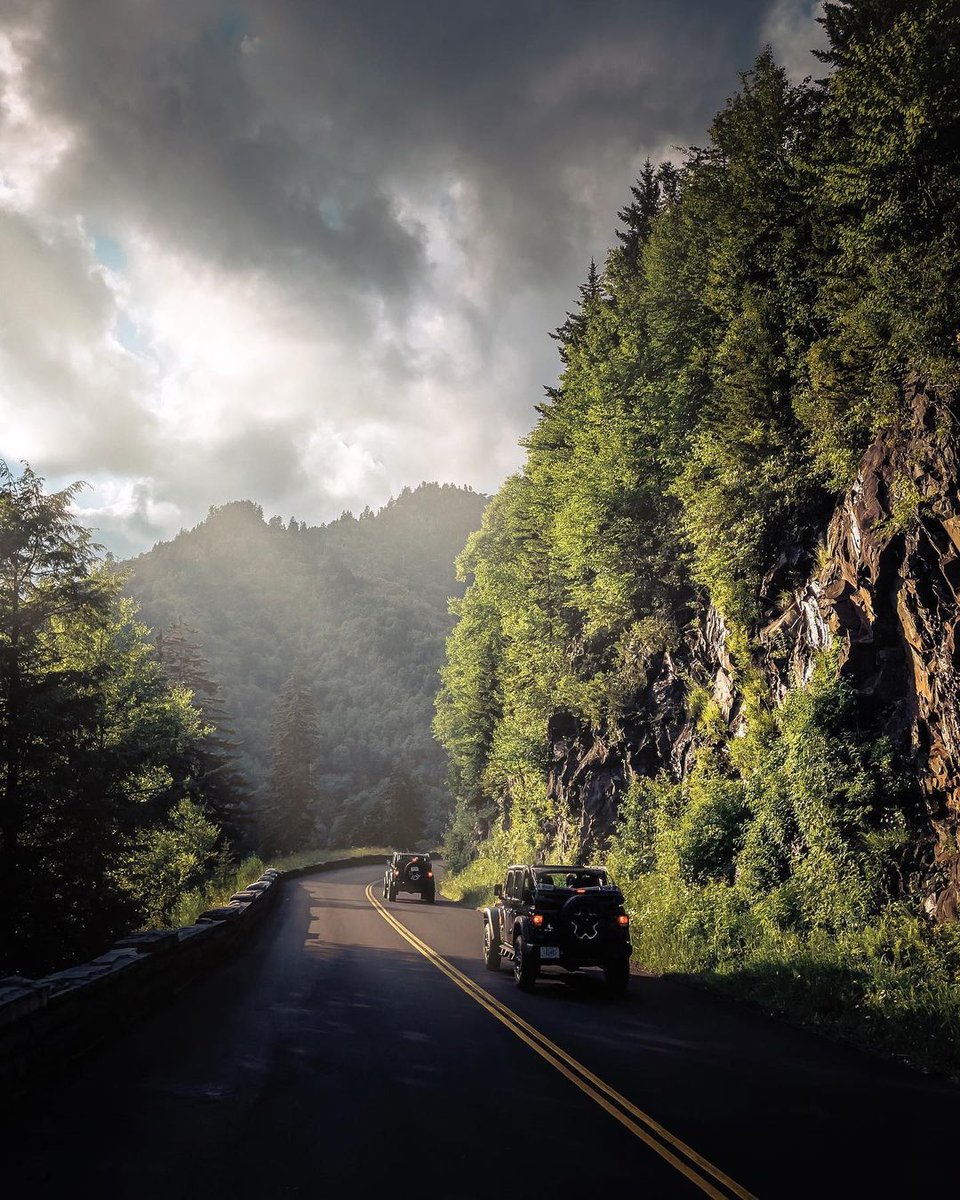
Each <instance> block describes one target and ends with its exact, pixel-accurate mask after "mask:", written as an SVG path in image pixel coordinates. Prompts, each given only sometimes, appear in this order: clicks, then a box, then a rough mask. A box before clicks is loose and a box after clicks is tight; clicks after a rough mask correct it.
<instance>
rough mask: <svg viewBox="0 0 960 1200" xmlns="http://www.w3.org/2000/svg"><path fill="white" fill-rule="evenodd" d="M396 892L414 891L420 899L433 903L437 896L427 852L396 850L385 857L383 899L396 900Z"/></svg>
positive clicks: (431, 864)
mask: <svg viewBox="0 0 960 1200" xmlns="http://www.w3.org/2000/svg"><path fill="white" fill-rule="evenodd" d="M397 892H416V893H417V894H418V895H419V897H420V899H421V900H426V902H427V903H428V904H433V902H434V901H435V900H436V898H437V881H436V879H435V878H434V875H433V863H432V862H431V861H430V855H429V854H412V853H409V852H405V851H400V850H397V851H395V852H394V853H393V854H392V855H391V856H390V857H389V858H388V859H387V869H386V872H385V873H384V876H383V898H384V900H396V898H397Z"/></svg>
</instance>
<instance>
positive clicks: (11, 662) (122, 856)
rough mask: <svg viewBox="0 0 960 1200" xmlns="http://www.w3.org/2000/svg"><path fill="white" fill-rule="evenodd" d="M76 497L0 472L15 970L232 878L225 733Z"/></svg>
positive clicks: (4, 934)
mask: <svg viewBox="0 0 960 1200" xmlns="http://www.w3.org/2000/svg"><path fill="white" fill-rule="evenodd" d="M76 490H77V489H76V487H72V488H67V489H66V490H64V491H61V492H54V493H48V492H46V491H45V489H44V486H43V481H42V480H40V479H39V478H37V476H36V475H35V474H34V473H33V472H32V471H31V470H30V469H29V467H28V468H26V469H24V470H23V471H22V472H21V473H20V474H19V475H14V474H13V473H12V472H11V471H10V469H9V468H8V467H7V465H6V464H5V463H0V731H2V734H0V801H2V802H0V912H2V914H3V920H2V924H0V975H2V974H7V973H9V972H18V973H22V974H33V975H36V974H43V973H45V972H47V971H49V970H51V969H54V968H56V967H59V966H63V965H64V964H66V963H69V962H71V961H75V960H76V959H79V958H83V957H85V956H88V955H91V954H94V953H99V952H100V951H101V950H102V949H103V948H104V946H105V945H108V944H109V942H110V940H111V938H114V937H116V936H117V935H118V934H120V933H125V932H127V931H128V930H130V929H131V928H134V927H136V926H138V925H140V924H145V923H157V922H163V920H164V919H165V918H166V917H167V916H168V915H169V914H170V913H171V912H173V910H174V909H175V906H176V904H177V903H178V900H179V898H180V896H181V895H182V893H183V892H184V891H185V889H187V888H189V887H191V886H193V885H194V884H196V883H197V882H198V881H200V880H202V879H208V878H211V877H213V876H215V875H217V874H218V872H221V873H222V872H223V871H226V870H228V869H229V867H228V861H227V860H228V856H229V852H228V848H227V846H226V843H225V840H224V836H223V830H224V829H225V828H227V827H229V825H230V822H231V818H232V814H231V812H230V810H229V808H228V807H224V806H223V805H222V801H223V798H224V789H223V788H222V786H221V782H220V771H221V767H222V765H223V762H224V760H223V758H222V757H220V752H219V751H218V749H217V746H216V739H215V738H214V736H213V735H214V730H213V728H212V726H210V725H209V724H207V723H206V722H205V721H204V718H203V715H202V713H201V711H200V709H199V707H198V706H196V705H195V704H194V703H193V700H192V696H191V694H190V692H189V691H187V690H186V689H185V688H183V687H182V686H180V685H179V684H177V683H175V682H174V681H173V680H171V678H170V677H169V676H168V674H167V672H166V671H165V669H164V664H163V662H162V661H161V659H160V657H159V656H158V655H157V654H156V652H155V649H154V647H152V646H151V644H150V640H149V631H148V630H147V628H146V627H145V626H144V625H143V623H142V622H141V621H140V620H139V619H138V616H137V612H136V607H135V605H134V604H133V602H132V601H131V600H130V599H129V598H127V597H125V596H124V595H123V594H122V580H121V578H120V577H119V576H118V575H117V573H116V571H115V570H114V569H113V568H112V566H110V565H109V564H107V563H105V562H104V561H103V558H102V555H101V554H100V553H99V551H98V548H97V547H96V546H95V545H94V544H93V543H92V541H91V537H90V533H89V531H88V530H87V529H85V528H84V527H83V526H82V525H80V524H79V523H78V522H77V521H76V520H75V519H74V518H73V515H72V511H71V503H72V500H73V497H74V495H75V493H76Z"/></svg>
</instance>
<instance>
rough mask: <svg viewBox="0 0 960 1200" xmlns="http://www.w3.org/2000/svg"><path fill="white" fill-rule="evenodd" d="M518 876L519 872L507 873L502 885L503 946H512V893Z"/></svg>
mask: <svg viewBox="0 0 960 1200" xmlns="http://www.w3.org/2000/svg"><path fill="white" fill-rule="evenodd" d="M519 874H520V872H519V871H508V872H507V881H506V883H505V884H504V885H503V895H502V896H501V897H500V943H501V945H503V946H512V945H513V913H514V909H515V908H516V900H515V898H514V892H515V890H516V888H517V884H516V878H517V876H518V875H519Z"/></svg>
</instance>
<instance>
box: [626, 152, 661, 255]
mask: <svg viewBox="0 0 960 1200" xmlns="http://www.w3.org/2000/svg"><path fill="white" fill-rule="evenodd" d="M630 192H631V194H632V196H633V199H632V200H631V202H630V203H629V204H627V205H625V206H624V207H623V208H621V209H620V211H619V212H618V213H617V216H618V217H619V218H620V220H621V221H622V222H623V225H624V228H623V229H618V230H617V237H618V239H619V240H620V241H621V242H622V243H623V256H624V258H625V259H626V261H627V263H628V264H629V265H630V266H631V267H632V268H633V269H636V266H637V261H638V257H639V253H640V247H641V246H642V245H644V243H645V242H646V241H647V240H648V239H649V237H650V233H651V231H652V229H653V220H654V217H656V215H657V213H658V212H659V211H660V207H661V198H660V177H659V172H658V171H657V170H656V168H655V167H654V165H653V163H652V162H651V161H650V159H649V158H648V159H647V161H646V162H645V163H644V164H643V170H642V171H641V172H640V176H639V178H638V179H637V182H636V183H635V184H634V185H633V186H632V187H631V188H630Z"/></svg>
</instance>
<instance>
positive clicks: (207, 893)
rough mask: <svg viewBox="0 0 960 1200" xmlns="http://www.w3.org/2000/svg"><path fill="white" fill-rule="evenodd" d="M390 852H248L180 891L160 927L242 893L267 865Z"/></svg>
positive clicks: (184, 921)
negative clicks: (261, 854) (260, 854)
mask: <svg viewBox="0 0 960 1200" xmlns="http://www.w3.org/2000/svg"><path fill="white" fill-rule="evenodd" d="M390 853H391V852H390V851H389V850H384V849H381V848H380V847H378V846H352V847H350V848H349V849H343V850H336V849H334V850H301V851H299V852H298V853H296V854H286V855H284V856H283V857H280V858H270V859H268V860H266V861H264V860H263V859H262V858H259V857H258V856H257V855H255V854H252V855H250V856H249V857H248V858H245V859H243V861H242V862H240V863H235V862H232V861H225V862H222V863H220V864H219V865H218V867H217V869H216V870H215V872H214V874H213V875H212V876H211V877H210V878H209V879H208V880H206V882H205V883H203V884H202V885H201V886H200V887H195V888H190V889H189V890H188V891H185V892H182V893H181V895H180V897H179V898H178V900H177V902H176V904H175V905H174V906H173V908H172V909H171V910H170V912H169V914H168V915H167V918H166V920H165V921H164V923H163V928H166V929H178V928H180V927H181V926H184V925H193V924H194V923H195V922H196V919H197V917H198V916H199V915H200V914H201V913H202V912H206V910H207V909H208V908H219V907H221V906H222V905H224V904H227V903H229V901H230V897H231V896H232V895H233V894H234V893H235V892H242V891H243V889H244V888H245V887H247V885H248V884H251V883H253V881H254V880H255V879H259V878H260V876H261V875H262V874H263V872H264V871H265V870H266V869H267V867H274V868H275V869H276V870H278V871H292V870H295V869H296V868H297V867H309V866H312V865H313V864H314V863H324V862H331V861H333V860H335V859H338V858H358V857H361V856H362V855H365V854H382V855H383V857H384V858H385V859H386V858H387V857H388V856H389V854H390Z"/></svg>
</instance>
